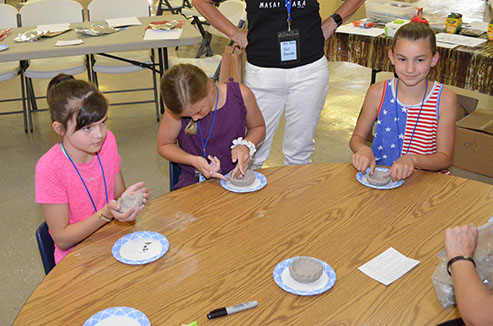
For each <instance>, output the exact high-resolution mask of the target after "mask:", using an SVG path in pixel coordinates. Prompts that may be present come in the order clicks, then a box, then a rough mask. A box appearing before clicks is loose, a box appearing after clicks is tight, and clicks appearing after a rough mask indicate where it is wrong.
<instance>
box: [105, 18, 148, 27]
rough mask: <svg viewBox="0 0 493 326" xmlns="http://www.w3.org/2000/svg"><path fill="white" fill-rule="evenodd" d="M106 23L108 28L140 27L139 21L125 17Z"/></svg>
mask: <svg viewBox="0 0 493 326" xmlns="http://www.w3.org/2000/svg"><path fill="white" fill-rule="evenodd" d="M106 23H107V24H108V25H109V26H110V27H113V28H114V27H122V26H138V25H142V23H141V22H140V20H138V19H137V17H125V18H111V19H106Z"/></svg>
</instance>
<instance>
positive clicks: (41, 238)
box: [36, 222, 55, 275]
mask: <svg viewBox="0 0 493 326" xmlns="http://www.w3.org/2000/svg"><path fill="white" fill-rule="evenodd" d="M36 240H37V241H38V248H39V254H40V255H41V260H42V261H43V267H44V269H45V274H47V275H48V273H49V272H50V271H51V270H52V269H53V267H55V243H54V242H53V239H52V238H51V235H50V233H49V232H48V225H47V224H46V222H43V223H42V224H41V225H40V226H39V227H38V229H37V230H36Z"/></svg>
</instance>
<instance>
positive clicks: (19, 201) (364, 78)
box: [0, 1, 493, 325]
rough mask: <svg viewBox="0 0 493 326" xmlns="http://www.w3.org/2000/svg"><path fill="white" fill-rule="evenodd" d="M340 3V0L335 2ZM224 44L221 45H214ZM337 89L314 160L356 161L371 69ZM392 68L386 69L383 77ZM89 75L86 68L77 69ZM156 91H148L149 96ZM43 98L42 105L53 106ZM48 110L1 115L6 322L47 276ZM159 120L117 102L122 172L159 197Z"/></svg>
mask: <svg viewBox="0 0 493 326" xmlns="http://www.w3.org/2000/svg"><path fill="white" fill-rule="evenodd" d="M333 2H334V3H335V2H336V1H333ZM218 48H220V47H219V45H218V44H215V49H216V50H217V49H218ZM194 51H196V47H195V48H194V47H192V48H188V49H187V48H182V49H180V50H179V54H180V55H181V56H186V55H190V54H192V53H194ZM329 70H330V74H331V77H330V88H329V94H328V97H327V101H326V104H325V108H324V110H323V112H322V117H321V120H320V124H319V128H318V132H317V135H316V142H317V143H316V150H315V153H314V155H313V161H314V162H315V163H332V162H345V163H349V162H350V161H351V154H352V153H351V151H350V149H349V146H348V141H349V137H350V135H351V133H352V131H353V128H354V125H355V122H356V119H357V116H358V112H359V109H360V107H361V104H362V102H363V98H364V96H365V92H366V90H367V88H368V84H369V79H370V78H369V77H370V70H369V69H367V68H363V67H359V66H357V65H353V64H349V63H330V64H329ZM390 76H391V75H389V74H386V73H381V74H379V76H378V79H379V80H382V79H384V78H387V77H390ZM78 77H79V78H84V79H85V78H86V76H85V75H80V76H78ZM100 82H101V85H102V87H101V88H102V89H103V90H105V89H107V88H112V87H132V86H135V84H144V83H147V84H150V83H151V78H150V74H149V73H148V72H140V73H134V74H133V75H125V76H123V75H122V76H108V75H106V76H101V77H100ZM19 85H20V84H19V79H14V80H10V81H7V82H2V83H1V85H0V98H1V99H5V98H10V97H18V96H20V90H19V89H20V86H19ZM35 87H36V91H37V94H38V95H41V94H44V90H45V87H46V81H42V82H36V83H35ZM454 91H457V92H459V93H461V94H466V95H469V96H473V97H477V98H479V99H480V104H479V105H480V107H482V108H493V99H492V97H488V96H483V95H480V94H478V93H473V92H467V91H463V90H457V89H455V88H454ZM150 96H151V95H150V93H147V94H145V97H146V98H148V97H150ZM138 97H139V96H138V95H133V94H132V95H130V94H128V93H125V94H120V95H109V96H108V99H109V100H110V102H117V101H121V100H122V98H124V99H125V100H128V99H129V98H138ZM43 102H44V101H40V104H41V107H46V104H45V103H43ZM20 108H21V103H20V102H10V103H1V104H0V111H1V112H5V111H9V110H19V109H20ZM50 125H51V123H50V118H49V115H48V113H47V112H39V113H35V114H34V133H33V134H25V133H24V130H23V126H22V116H21V115H18V114H17V115H6V116H0V139H1V141H0V153H1V154H0V207H1V211H2V215H1V217H0V221H1V224H0V225H1V226H2V229H1V231H0V234H1V237H0V257H1V264H0V270H1V275H2V280H1V282H0V293H1V298H0V325H8V324H10V323H11V322H12V321H13V320H14V319H15V316H16V314H17V312H18V311H19V309H20V308H21V307H22V305H23V304H24V302H25V301H26V300H27V298H28V297H29V295H30V294H31V292H32V291H33V290H34V288H35V287H36V286H37V284H38V283H39V282H40V281H41V280H42V279H43V277H44V273H43V270H42V265H41V261H40V258H39V253H38V249H37V246H36V242H35V238H34V231H35V230H36V228H37V226H38V225H39V224H40V223H41V222H42V220H43V217H42V216H41V214H40V211H39V208H38V206H37V205H36V204H35V203H34V167H35V164H36V161H37V160H38V159H39V157H40V156H41V155H42V154H43V153H44V152H46V151H47V150H48V149H49V148H50V147H51V146H52V145H53V144H54V143H55V142H56V141H57V139H56V137H55V134H54V132H53V131H52V129H51V126H50ZM158 127H159V124H158V123H157V122H156V119H155V113H154V107H153V105H152V104H144V105H134V106H119V107H111V109H110V120H109V128H110V129H111V130H112V131H113V132H114V134H115V135H116V139H117V141H118V146H119V151H120V155H121V156H122V158H123V163H122V172H123V175H124V176H125V179H126V182H127V184H132V183H134V182H137V181H140V180H143V181H145V183H146V185H147V186H149V187H150V188H151V192H152V196H153V197H158V196H161V195H163V194H165V193H167V192H168V164H167V162H166V161H165V160H164V159H162V158H161V157H160V156H159V155H158V154H157V153H156V150H155V148H156V134H157V130H158ZM282 131H283V126H282V125H281V127H280V130H279V131H278V133H277V134H276V137H275V140H274V145H273V149H272V153H271V156H270V157H269V160H268V161H267V162H266V165H265V166H266V167H269V166H277V165H281V164H282V162H283V158H282V154H281V141H282ZM453 174H455V175H459V176H463V177H466V178H472V179H475V180H479V181H482V182H487V183H490V184H493V178H487V177H484V176H480V175H477V174H474V173H469V172H466V171H462V170H458V169H453Z"/></svg>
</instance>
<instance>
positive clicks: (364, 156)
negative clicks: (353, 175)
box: [352, 146, 377, 174]
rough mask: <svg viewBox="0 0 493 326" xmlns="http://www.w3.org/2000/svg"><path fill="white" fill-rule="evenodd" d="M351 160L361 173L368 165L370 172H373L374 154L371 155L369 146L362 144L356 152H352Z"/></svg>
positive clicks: (374, 164)
mask: <svg viewBox="0 0 493 326" xmlns="http://www.w3.org/2000/svg"><path fill="white" fill-rule="evenodd" d="M352 160H353V166H354V167H355V168H356V170H358V171H360V172H361V173H363V174H365V173H366V169H367V168H368V166H369V167H370V173H371V174H373V172H375V167H376V166H377V162H376V161H375V156H374V155H373V151H372V150H371V148H370V147H368V146H362V147H361V148H360V149H359V150H358V151H357V152H356V153H354V154H353V157H352Z"/></svg>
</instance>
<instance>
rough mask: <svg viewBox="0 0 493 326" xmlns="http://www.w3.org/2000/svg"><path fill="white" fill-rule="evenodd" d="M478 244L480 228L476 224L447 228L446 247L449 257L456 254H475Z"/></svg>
mask: <svg viewBox="0 0 493 326" xmlns="http://www.w3.org/2000/svg"><path fill="white" fill-rule="evenodd" d="M477 245H478V229H477V228H476V226H475V225H474V224H469V225H464V226H456V227H453V228H448V229H446V230H445V249H446V250H447V256H448V259H451V258H453V257H456V256H469V257H472V256H474V251H476V246H477Z"/></svg>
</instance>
